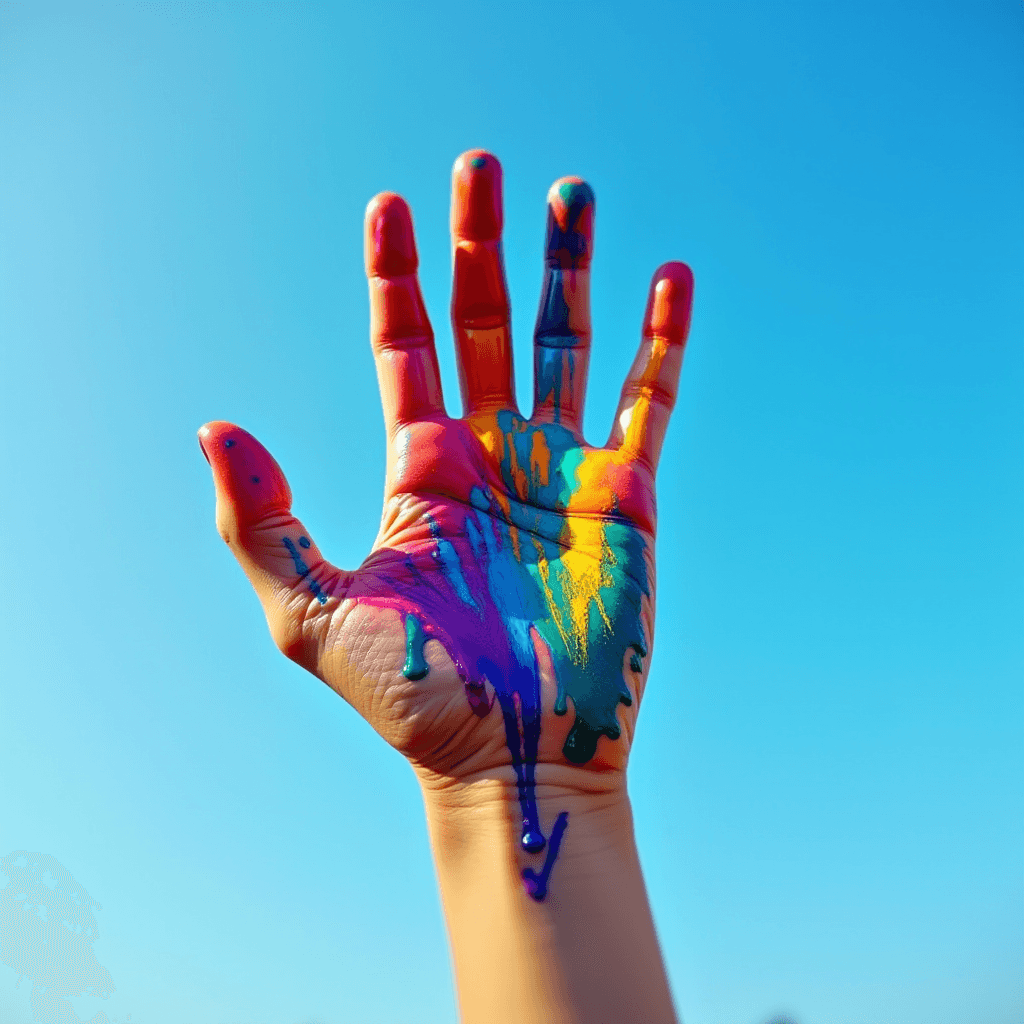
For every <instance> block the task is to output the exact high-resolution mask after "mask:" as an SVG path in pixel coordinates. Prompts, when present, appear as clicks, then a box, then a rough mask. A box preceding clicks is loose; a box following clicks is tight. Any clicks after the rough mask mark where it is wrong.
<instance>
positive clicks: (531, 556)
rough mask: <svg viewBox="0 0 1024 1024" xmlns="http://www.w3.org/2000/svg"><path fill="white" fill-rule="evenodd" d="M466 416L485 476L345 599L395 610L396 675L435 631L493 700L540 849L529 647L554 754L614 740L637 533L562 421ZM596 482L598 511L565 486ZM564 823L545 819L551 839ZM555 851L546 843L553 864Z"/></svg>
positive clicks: (365, 571) (415, 672)
mask: <svg viewBox="0 0 1024 1024" xmlns="http://www.w3.org/2000/svg"><path fill="white" fill-rule="evenodd" d="M471 426H472V429H473V431H474V434H475V435H476V436H477V438H478V440H479V441H480V444H481V446H482V447H483V449H484V451H485V452H486V453H487V455H488V456H489V457H490V461H491V462H492V464H493V465H494V466H495V473H494V474H493V475H492V476H491V478H490V482H489V483H487V484H482V485H478V486H475V487H473V488H472V489H471V490H470V492H469V494H468V495H467V498H468V500H467V501H466V503H465V504H459V503H456V502H453V503H450V504H449V505H446V506H444V507H443V508H441V509H439V510H438V511H437V514H436V515H432V516H428V518H427V523H428V526H429V530H430V537H429V540H428V542H427V543H425V544H420V545H418V546H416V547H415V548H413V549H411V550H408V551H399V550H395V549H389V548H382V549H378V550H377V551H376V552H374V554H373V555H371V557H370V558H369V559H368V560H367V562H365V563H364V565H363V567H362V571H361V572H360V573H359V574H358V577H357V582H356V583H355V584H354V585H353V587H352V588H351V589H350V590H349V591H348V596H349V597H351V598H354V599H356V600H357V601H362V602H365V603H369V604H373V605H377V606H381V607H390V608H393V609H395V610H396V611H398V612H399V613H400V614H402V615H403V616H404V624H405V631H406V649H405V653H406V662H405V666H404V668H403V670H402V671H403V673H404V674H405V675H406V677H407V678H410V679H419V678H423V676H424V675H426V673H427V670H428V669H427V665H426V662H425V660H423V645H424V644H425V643H426V641H427V640H429V639H434V640H437V641H438V642H439V643H441V645H442V646H443V647H444V649H445V651H446V652H447V653H448V655H449V657H450V658H451V660H452V662H453V663H454V664H455V666H456V669H457V671H458V673H459V675H460V677H461V678H462V680H463V683H464V685H465V691H466V696H467V701H468V703H469V705H470V707H471V709H472V710H473V712H474V713H475V714H478V715H486V714H487V713H488V711H489V710H490V707H491V705H492V703H497V705H498V707H499V710H500V712H501V715H502V720H503V725H504V731H505V738H506V743H507V745H508V749H509V752H510V755H511V760H512V765H513V768H514V769H515V775H516V785H517V792H518V798H519V804H520V810H521V814H522V836H521V844H522V847H523V849H524V850H525V851H527V852H528V853H537V852H540V851H541V850H543V849H544V848H545V845H546V842H545V838H544V834H543V831H542V829H541V823H540V820H539V815H538V809H537V801H536V795H535V785H536V763H537V754H538V749H539V742H540V733H541V720H542V711H543V709H542V707H541V680H540V664H539V660H538V653H537V652H538V650H542V651H544V653H545V655H546V656H547V657H548V658H550V662H551V664H552V665H553V668H554V676H555V680H556V683H557V695H556V701H555V707H554V710H555V712H556V713H558V714H568V713H569V709H570V704H571V707H572V711H573V715H574V721H573V725H572V728H571V729H570V730H569V736H568V739H567V740H566V742H565V745H564V747H563V751H562V752H563V755H564V756H565V757H566V759H567V760H568V761H570V762H572V763H574V764H583V763H585V762H587V761H589V760H590V759H591V758H592V757H593V756H594V754H595V752H596V749H597V744H598V742H599V740H600V738H601V737H602V736H606V737H608V738H609V739H612V740H614V739H617V738H618V736H619V734H620V727H619V723H618V717H617V709H618V706H619V705H620V704H624V705H629V704H631V703H632V697H631V695H630V692H629V688H628V687H627V685H626V682H625V679H624V677H623V672H622V664H623V658H624V656H625V654H626V652H627V651H628V650H632V651H633V652H634V657H635V656H636V653H639V655H640V656H644V655H646V652H647V647H646V643H645V637H644V632H643V627H642V624H641V604H642V599H643V596H644V595H646V594H648V593H649V587H648V580H647V568H646V561H645V558H644V551H645V543H644V540H643V538H642V536H641V534H640V533H639V531H638V530H637V529H636V528H635V527H634V526H633V525H632V524H631V523H629V522H627V521H626V520H625V519H624V517H622V516H620V515H618V513H617V507H616V504H615V496H614V494H612V493H611V492H610V487H611V485H610V483H607V482H605V483H603V484H602V483H601V482H600V481H597V482H596V483H595V481H594V480H593V479H591V478H590V475H587V473H584V470H585V469H586V467H585V465H584V463H585V458H584V453H583V451H582V450H581V448H580V446H579V443H578V441H577V440H576V438H575V437H574V436H573V434H572V433H571V432H570V431H569V430H567V429H565V428H564V427H562V426H560V425H559V424H557V423H543V424H536V423H531V422H529V421H526V420H524V419H523V418H522V417H520V416H519V415H518V414H516V413H513V412H511V411H508V410H505V411H500V412H497V413H489V414H486V415H481V416H480V417H478V418H477V419H475V420H473V421H471ZM590 472H591V471H588V473H590ZM593 472H597V471H596V470H595V471H593ZM581 475H582V476H584V477H586V478H585V479H581ZM591 475H592V473H591ZM598 486H603V487H605V488H606V489H608V490H609V494H608V498H607V509H608V511H607V514H604V515H595V514H594V513H593V512H592V511H587V510H580V511H575V510H574V496H575V495H577V494H578V493H580V492H581V490H583V489H584V488H586V489H588V490H590V491H593V489H594V488H595V487H598ZM296 554H297V552H296V553H295V554H293V558H294V557H296ZM296 571H299V572H300V574H301V571H302V569H301V568H300V563H299V562H296ZM488 686H489V687H490V689H491V690H493V693H494V697H493V701H492V702H488V700H487V696H486V694H487V687H488ZM561 820H562V819H561V818H560V819H559V821H561ZM564 827H565V826H564V823H563V824H562V825H561V826H559V825H558V824H557V822H556V824H555V828H556V829H558V841H559V842H560V841H561V836H562V832H563V831H564ZM554 836H555V832H552V842H551V846H552V847H555V843H554ZM556 855H557V848H555V849H554V851H552V850H551V849H549V851H548V858H549V860H550V862H551V863H553V862H554V857H555V856H556ZM549 873H550V864H548V865H547V867H546V868H545V870H544V871H542V872H541V874H540V875H536V873H533V874H531V876H530V879H532V881H530V880H529V879H528V880H527V881H529V882H530V885H532V886H533V889H532V890H531V895H533V896H534V898H536V899H543V898H544V893H546V891H547V877H548V874H549ZM524 878H526V876H524Z"/></svg>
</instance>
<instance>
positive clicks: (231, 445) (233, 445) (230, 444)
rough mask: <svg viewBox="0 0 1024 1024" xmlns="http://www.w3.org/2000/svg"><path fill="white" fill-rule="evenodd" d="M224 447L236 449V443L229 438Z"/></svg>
mask: <svg viewBox="0 0 1024 1024" xmlns="http://www.w3.org/2000/svg"><path fill="white" fill-rule="evenodd" d="M224 447H225V448H234V447H235V442H234V441H232V440H231V438H230V437H229V438H228V439H227V440H226V441H225V442H224Z"/></svg>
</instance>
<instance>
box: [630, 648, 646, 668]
mask: <svg viewBox="0 0 1024 1024" xmlns="http://www.w3.org/2000/svg"><path fill="white" fill-rule="evenodd" d="M629 667H630V668H631V669H632V670H633V671H634V672H643V670H644V663H643V662H642V661H641V660H640V655H639V654H637V653H636V651H634V652H633V653H632V654H631V655H630V656H629Z"/></svg>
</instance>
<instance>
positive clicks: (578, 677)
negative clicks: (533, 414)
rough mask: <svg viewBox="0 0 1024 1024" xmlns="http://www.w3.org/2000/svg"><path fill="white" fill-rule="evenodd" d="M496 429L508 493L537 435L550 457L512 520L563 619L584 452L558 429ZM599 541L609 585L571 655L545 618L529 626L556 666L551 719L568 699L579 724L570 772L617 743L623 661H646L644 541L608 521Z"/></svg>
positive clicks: (570, 748) (569, 746) (510, 425)
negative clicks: (569, 523) (571, 511)
mask: <svg viewBox="0 0 1024 1024" xmlns="http://www.w3.org/2000/svg"><path fill="white" fill-rule="evenodd" d="M498 422H499V426H500V427H501V428H502V430H503V431H504V432H505V436H506V438H507V441H508V442H509V445H508V446H507V449H506V453H505V458H504V459H503V460H502V463H501V470H502V476H503V478H504V480H505V483H506V485H507V486H508V489H509V491H510V492H511V493H513V494H514V493H515V486H514V484H515V481H514V478H513V469H514V466H513V460H512V452H513V451H514V453H515V465H516V466H518V467H519V469H520V470H523V471H527V470H528V469H529V467H530V452H531V450H532V447H533V440H534V433H535V432H536V431H538V430H539V431H541V432H542V433H543V435H544V440H545V442H546V445H547V448H548V451H549V452H550V453H551V456H550V463H549V472H548V481H547V483H546V484H544V483H543V482H542V481H540V480H538V479H536V478H535V476H534V475H533V474H529V473H528V484H529V489H528V494H527V501H526V502H516V501H513V502H511V506H510V515H509V518H510V520H511V522H512V524H513V525H514V526H517V527H519V528H520V529H521V530H526V531H528V532H529V533H530V534H531V535H532V538H533V541H534V542H533V543H521V544H520V557H521V559H522V561H521V565H522V567H523V568H524V569H525V570H526V571H527V572H528V574H529V575H530V576H531V577H532V579H533V580H534V582H535V584H536V585H537V586H538V587H540V585H541V582H542V574H541V565H540V563H541V555H540V553H538V551H537V549H536V546H535V544H539V545H540V548H541V551H542V552H543V559H544V560H546V562H547V564H548V573H547V580H546V581H545V586H546V587H547V588H548V589H550V591H551V598H550V600H551V601H552V603H553V605H554V607H555V608H557V609H559V611H560V613H561V614H562V615H563V616H565V615H568V613H569V609H570V608H571V607H572V606H573V594H572V593H571V589H572V586H573V580H572V579H570V578H569V576H568V573H566V572H565V571H564V570H563V568H562V566H561V564H560V556H561V554H562V551H563V545H564V543H565V541H564V537H565V534H566V529H567V527H566V523H565V518H564V516H565V509H566V507H567V505H568V503H569V500H570V498H571V496H572V494H573V492H574V491H575V490H577V489H578V488H579V486H580V483H579V479H578V476H577V473H578V470H579V467H580V465H581V464H582V461H583V452H582V451H581V449H580V447H579V444H578V442H577V441H576V439H575V438H574V437H573V436H572V434H571V433H570V432H569V431H568V430H566V429H565V428H564V427H562V426H560V425H559V424H557V423H545V424H540V425H532V424H527V423H526V422H525V421H524V420H522V418H521V417H519V416H516V415H515V414H514V413H508V412H506V413H500V414H499V416H498ZM508 448H511V451H509V450H508ZM603 534H604V542H605V543H604V545H603V549H602V551H601V553H600V558H601V566H600V571H601V575H602V577H603V578H604V579H605V580H607V581H608V582H607V583H606V584H605V585H603V586H602V587H601V588H600V592H599V596H600V599H601V607H600V608H599V607H598V605H597V602H596V601H594V600H593V599H592V600H591V602H590V605H589V607H588V608H587V610H586V612H587V614H586V623H585V626H586V630H585V636H583V637H578V638H577V639H578V640H579V641H581V642H579V643H575V642H574V644H573V647H574V650H572V651H570V649H569V647H568V646H567V644H566V640H565V638H564V637H563V635H562V631H561V630H560V629H559V628H558V624H557V623H556V621H555V619H554V617H553V615H552V614H551V612H550V610H547V614H545V615H543V616H542V617H540V618H539V619H538V620H537V621H536V622H535V623H534V625H535V628H536V629H537V631H538V632H539V633H540V635H541V637H542V638H543V639H544V641H545V642H546V643H547V645H548V648H549V649H550V651H551V656H552V660H553V661H554V666H555V679H556V680H557V684H558V692H557V696H556V699H555V713H556V714H559V715H564V714H566V712H567V711H568V700H569V698H571V699H572V706H573V710H574V711H575V716H576V719H575V722H574V724H573V727H572V729H571V730H570V732H569V736H568V739H567V740H566V742H565V746H564V747H563V748H562V752H563V754H564V755H565V757H566V758H567V760H569V761H571V762H573V763H574V764H583V763H585V762H586V761H589V760H590V759H591V758H592V757H593V756H594V753H595V751H596V749H597V741H598V739H599V738H600V737H601V736H602V735H603V736H607V737H608V738H609V739H613V740H614V739H618V737H619V731H620V730H619V723H618V706H619V704H625V705H627V706H629V705H630V704H632V697H631V696H630V693H629V688H628V687H627V686H626V682H625V679H624V677H623V672H622V661H623V657H624V656H625V653H626V651H628V650H629V649H630V648H632V649H633V650H634V651H635V652H638V653H639V656H640V657H641V658H642V657H646V656H647V645H646V643H645V641H644V632H643V626H642V624H641V619H640V613H641V602H642V599H643V596H644V595H645V594H648V595H649V593H650V588H649V584H648V580H647V563H646V562H645V560H644V548H645V543H644V540H643V537H641V535H640V533H639V532H638V531H637V530H636V528H635V527H633V526H632V525H631V524H629V523H627V522H625V521H623V520H622V519H614V518H610V517H609V518H608V519H606V520H605V522H604V524H603ZM602 608H603V611H604V615H602V614H601V609H602ZM606 617H607V624H606V621H605V619H606ZM609 627H610V628H609ZM563 628H564V625H563ZM636 656H637V655H636V653H634V655H633V657H634V658H635V657H636ZM631 664H632V662H631ZM641 668H642V666H641ZM634 670H635V671H639V670H640V669H636V668H635V669H634Z"/></svg>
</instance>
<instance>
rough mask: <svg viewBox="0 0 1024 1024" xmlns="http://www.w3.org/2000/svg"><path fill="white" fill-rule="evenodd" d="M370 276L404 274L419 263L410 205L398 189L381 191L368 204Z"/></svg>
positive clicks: (367, 251) (411, 270) (413, 269)
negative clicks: (397, 191)
mask: <svg viewBox="0 0 1024 1024" xmlns="http://www.w3.org/2000/svg"><path fill="white" fill-rule="evenodd" d="M365 225H366V229H365V235H364V238H365V246H364V254H365V260H366V275H367V277H402V276H404V275H406V274H415V273H416V268H417V266H419V260H418V259H417V256H416V238H415V236H414V235H413V230H412V213H411V212H410V210H409V204H408V203H406V201H405V200H404V199H403V198H402V197H401V196H399V195H396V194H395V193H394V192H381V193H380V194H379V195H376V196H374V197H373V198H372V199H371V200H370V203H369V205H368V206H367V207H366V221H365Z"/></svg>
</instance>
